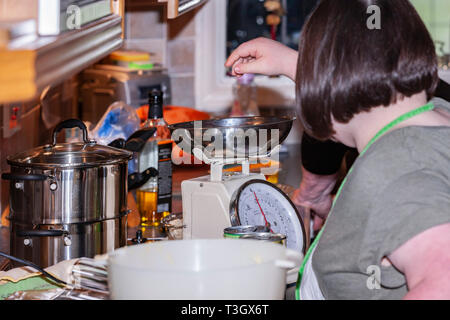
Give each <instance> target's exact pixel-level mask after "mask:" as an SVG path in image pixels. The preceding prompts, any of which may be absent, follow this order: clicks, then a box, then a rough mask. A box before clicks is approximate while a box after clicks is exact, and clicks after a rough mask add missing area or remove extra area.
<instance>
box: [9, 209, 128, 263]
mask: <svg viewBox="0 0 450 320" xmlns="http://www.w3.org/2000/svg"><path fill="white" fill-rule="evenodd" d="M126 242H127V216H126V215H123V216H122V217H120V218H115V219H108V220H103V221H97V222H86V223H72V224H65V225H54V224H51V225H39V226H37V229H32V226H31V225H29V224H21V223H18V222H15V221H12V222H11V255H13V256H14V257H18V258H21V259H25V260H28V261H31V262H33V263H35V264H37V265H39V266H41V267H44V268H45V267H48V266H51V265H54V264H56V263H58V262H60V261H62V260H69V259H74V258H79V257H89V258H92V257H94V256H95V255H97V254H103V253H107V252H111V251H113V250H114V249H117V248H119V247H124V246H125V245H126ZM13 264H14V265H15V266H20V265H16V264H15V263H13Z"/></svg>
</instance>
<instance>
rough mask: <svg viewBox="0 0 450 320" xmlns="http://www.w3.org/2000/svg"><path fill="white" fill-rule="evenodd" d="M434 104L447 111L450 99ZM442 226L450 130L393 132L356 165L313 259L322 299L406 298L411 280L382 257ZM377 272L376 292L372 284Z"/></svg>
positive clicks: (449, 192) (449, 215) (449, 201)
mask: <svg viewBox="0 0 450 320" xmlns="http://www.w3.org/2000/svg"><path fill="white" fill-rule="evenodd" d="M432 102H433V103H434V105H435V106H436V108H445V109H446V110H448V111H450V105H449V104H448V103H447V102H446V101H444V100H442V99H433V100H432ZM445 223H450V127H419V126H415V127H406V128H400V129H396V130H395V129H394V130H393V131H391V132H388V133H387V134H385V135H384V136H382V137H381V138H380V139H379V140H378V141H376V142H375V143H374V144H373V145H372V146H371V147H370V148H369V149H368V150H367V152H366V153H365V154H363V155H362V156H360V157H359V158H358V159H357V160H356V162H355V163H354V167H353V170H352V172H351V173H350V174H349V175H348V177H347V182H346V183H345V185H344V187H343V189H342V191H341V195H340V197H339V199H338V200H337V201H336V203H335V206H334V208H333V210H332V212H330V215H329V217H328V219H327V222H326V225H325V229H324V232H323V234H322V237H321V238H320V241H319V243H318V245H317V248H316V251H315V253H314V254H313V257H312V266H313V269H314V272H315V275H316V277H317V280H318V282H319V286H320V289H321V291H322V293H323V295H324V297H325V298H326V299H401V298H403V297H404V296H405V294H406V293H407V291H408V288H407V285H406V278H405V277H404V275H403V274H402V273H401V272H400V271H398V270H397V269H395V268H394V267H393V266H391V267H384V266H381V260H382V258H383V257H385V256H387V255H389V254H390V253H392V252H393V251H395V250H396V249H397V248H399V247H400V246H401V245H402V244H404V243H405V242H406V241H408V240H409V239H411V238H413V237H414V236H416V235H418V234H420V233H421V232H423V231H425V230H427V229H429V228H432V227H434V226H438V225H441V224H445ZM374 266H375V267H374ZM377 268H379V269H378V270H380V271H381V274H380V275H381V288H379V289H376V286H374V284H376V282H373V280H374V279H376V276H373V275H376V273H374V272H376V270H377ZM370 276H372V277H370ZM370 288H372V289H370Z"/></svg>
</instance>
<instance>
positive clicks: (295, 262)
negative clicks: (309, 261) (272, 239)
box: [275, 249, 303, 269]
mask: <svg viewBox="0 0 450 320" xmlns="http://www.w3.org/2000/svg"><path fill="white" fill-rule="evenodd" d="M302 260H303V254H302V253H300V252H297V251H295V250H292V249H286V260H275V266H277V267H279V268H282V269H292V268H295V267H296V266H298V267H300V265H301V263H302Z"/></svg>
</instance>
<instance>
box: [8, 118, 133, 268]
mask: <svg viewBox="0 0 450 320" xmlns="http://www.w3.org/2000/svg"><path fill="white" fill-rule="evenodd" d="M74 127H79V128H80V129H81V130H82V131H83V142H79V143H60V144H58V143H57V142H56V138H57V135H58V133H59V132H60V131H61V130H62V129H64V128H74ZM131 157H132V153H131V152H129V151H126V150H120V149H116V148H112V147H109V146H102V145H97V144H96V143H95V141H91V140H89V138H88V134H87V128H86V126H85V125H84V124H83V122H82V121H80V120H77V119H69V120H66V121H63V122H62V123H60V124H59V125H57V126H56V128H55V130H54V131H53V136H52V144H49V145H45V146H42V147H38V148H35V149H32V150H28V151H25V152H22V153H19V154H16V155H14V156H11V157H8V158H7V161H8V164H10V165H11V172H10V173H5V174H3V175H2V178H3V179H6V180H10V217H9V218H10V220H11V226H12V233H13V235H12V241H11V254H13V255H16V256H18V257H22V258H26V257H24V256H21V255H22V254H23V252H25V251H26V248H22V249H19V248H20V247H21V246H24V237H22V236H20V235H19V234H17V232H18V231H19V230H20V232H22V235H23V232H24V231H27V232H28V233H30V232H32V234H33V236H31V237H32V238H33V237H38V238H39V241H38V242H39V243H40V245H39V250H38V251H39V253H33V259H34V257H36V256H40V257H41V258H39V261H36V260H33V259H30V260H31V261H33V262H35V263H39V262H41V263H40V264H41V266H44V267H45V263H44V262H45V261H52V262H55V261H60V260H64V259H70V258H73V257H76V256H86V257H92V256H93V254H94V251H92V250H90V249H89V248H90V247H91V246H94V247H95V248H96V251H95V254H100V253H105V252H106V251H105V250H106V247H108V245H100V243H99V242H98V241H94V243H93V244H87V242H86V241H92V240H93V239H94V238H95V239H97V238H101V237H103V235H104V233H105V232H110V231H107V230H106V229H104V228H102V227H100V226H102V225H104V224H105V222H104V221H115V220H117V219H119V220H123V219H124V218H123V217H124V216H125V218H126V213H127V173H128V168H127V166H128V160H129V159H131ZM125 221H126V220H125ZM95 223H100V224H97V226H98V227H96V228H94V229H90V228H91V227H90V226H93V225H94V224H95ZM74 224H78V225H77V226H76V227H75V225H74ZM82 224H86V225H82ZM19 226H20V227H19ZM48 226H53V227H52V228H53V229H58V230H63V229H64V230H66V231H67V232H68V235H69V236H71V235H72V234H71V230H75V229H74V228H76V230H85V232H79V231H77V233H76V234H77V235H78V236H77V237H78V238H79V239H80V240H79V241H78V242H79V243H81V242H83V243H85V244H83V245H80V246H79V247H77V246H74V245H70V246H67V245H65V243H64V241H65V240H64V239H66V238H67V236H66V237H64V236H61V235H58V236H55V235H54V234H50V233H49V231H48V229H49V228H50V227H48ZM24 228H27V230H25V229H24ZM88 230H91V231H89V232H88ZM108 230H110V228H109V229H108ZM115 230H119V232H120V233H123V234H120V235H115V236H114V237H116V236H117V237H118V238H120V239H125V241H126V228H123V230H122V229H121V228H119V229H115ZM52 232H53V233H55V231H52ZM60 232H61V231H60ZM92 232H95V233H97V235H96V236H95V237H94V238H92V237H91V236H90V235H89V234H91V233H92ZM58 234H59V233H58ZM83 234H84V236H83ZM66 235H67V234H66ZM58 239H59V240H58ZM83 239H84V240H83ZM95 239H94V240H95ZM55 241H60V242H61V243H62V244H60V247H61V248H62V247H64V250H56V251H55V250H54V249H52V248H53V247H55V244H54V243H55ZM80 241H81V242H80ZM15 242H17V243H15ZM34 242H36V241H34V239H33V243H34ZM51 243H53V244H52V245H50V244H51ZM43 244H45V245H43ZM72 244H74V242H73V241H72ZM116 244H117V246H118V245H119V244H120V241H117V242H115V245H116ZM58 252H59V253H58ZM45 255H47V257H44V256H45Z"/></svg>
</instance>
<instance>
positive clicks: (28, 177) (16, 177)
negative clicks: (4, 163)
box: [2, 172, 49, 181]
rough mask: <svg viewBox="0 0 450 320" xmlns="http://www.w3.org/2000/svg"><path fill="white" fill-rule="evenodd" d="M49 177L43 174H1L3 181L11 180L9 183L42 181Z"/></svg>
mask: <svg viewBox="0 0 450 320" xmlns="http://www.w3.org/2000/svg"><path fill="white" fill-rule="evenodd" d="M48 178H49V176H47V175H45V174H17V173H11V172H7V173H3V174H2V179H3V180H11V181H44V180H47V179H48Z"/></svg>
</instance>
